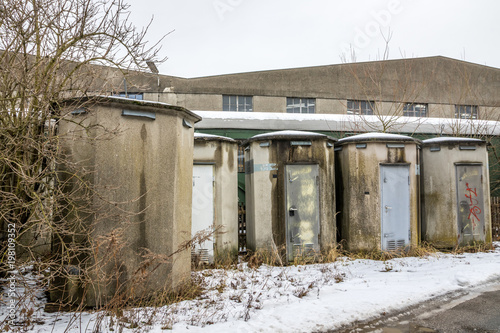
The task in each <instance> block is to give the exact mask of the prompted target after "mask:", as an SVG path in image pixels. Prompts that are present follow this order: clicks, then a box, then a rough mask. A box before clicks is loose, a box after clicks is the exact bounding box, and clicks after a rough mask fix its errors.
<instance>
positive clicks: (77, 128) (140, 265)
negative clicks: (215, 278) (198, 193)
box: [51, 97, 201, 306]
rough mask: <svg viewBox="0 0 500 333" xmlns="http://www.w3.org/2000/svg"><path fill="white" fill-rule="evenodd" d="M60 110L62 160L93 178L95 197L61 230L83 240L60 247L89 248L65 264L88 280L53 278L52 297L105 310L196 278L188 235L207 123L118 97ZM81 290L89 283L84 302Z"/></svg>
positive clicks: (65, 177) (69, 185)
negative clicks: (199, 132) (197, 152)
mask: <svg viewBox="0 0 500 333" xmlns="http://www.w3.org/2000/svg"><path fill="white" fill-rule="evenodd" d="M74 105H78V108H76V107H75V106H74ZM82 105H83V106H82ZM60 112H61V119H60V121H59V122H58V123H59V133H60V137H61V144H62V154H64V155H65V157H66V159H68V160H69V161H71V162H74V163H75V164H78V165H80V166H81V168H80V169H79V170H86V171H88V173H87V174H86V175H84V177H87V178H88V181H89V184H90V187H92V188H93V191H95V195H94V196H93V201H92V202H91V203H90V207H85V208H86V209H88V210H89V211H90V213H89V214H84V213H69V214H68V215H66V217H65V218H66V220H67V222H64V221H60V222H59V223H61V222H63V223H68V225H70V226H71V225H72V223H73V222H74V226H73V227H74V229H75V235H77V234H78V233H80V236H79V237H76V236H75V237H74V238H73V239H65V240H64V241H65V242H67V243H66V244H64V246H62V245H63V244H61V243H58V242H55V243H54V245H53V246H54V248H55V249H61V248H66V247H71V246H81V245H82V244H88V245H86V248H83V249H82V251H84V250H85V251H86V252H82V253H81V254H80V255H79V257H78V260H72V261H71V262H69V263H68V264H69V265H71V266H70V267H69V269H68V270H70V271H72V272H74V274H76V275H80V274H83V273H82V272H83V270H85V271H86V273H85V277H84V276H80V277H78V276H77V277H75V278H74V279H65V277H64V276H63V277H61V278H58V279H56V280H55V283H54V285H53V287H54V288H53V290H52V291H51V299H53V300H58V301H62V300H70V301H79V302H80V301H83V303H84V304H86V305H87V306H102V305H104V304H106V303H108V302H109V301H110V300H111V299H112V298H113V297H114V296H115V295H116V294H117V293H123V294H125V297H130V298H131V299H135V298H140V297H148V296H149V295H152V294H155V293H160V292H164V291H172V290H176V289H177V287H179V286H180V285H181V284H182V283H184V282H187V280H188V279H189V277H190V270H191V264H190V250H189V249H183V247H182V246H183V244H186V241H188V240H189V239H190V234H191V199H192V185H191V184H192V170H193V158H192V156H193V141H194V140H193V135H194V129H193V125H194V123H195V122H197V121H199V120H201V117H199V116H197V115H195V114H194V113H192V112H190V111H188V110H187V109H184V108H181V107H176V106H171V105H167V104H164V103H155V102H146V101H137V100H130V99H125V98H114V97H95V98H84V99H72V100H67V101H66V103H65V104H64V105H62V106H61V109H60ZM79 172H80V171H79ZM82 172H83V171H82ZM59 175H60V182H65V183H66V190H67V191H68V193H71V194H73V192H75V191H80V190H79V189H75V188H73V187H74V186H75V185H73V184H74V182H73V181H72V179H73V178H74V175H73V174H71V173H69V172H67V170H66V169H65V168H64V167H60V168H59ZM72 242H73V243H74V244H73V243H72ZM179 249H183V250H182V251H179ZM176 252H178V253H176ZM174 253H175V254H174ZM173 254H174V255H173ZM155 257H156V258H158V260H154V259H153V258H155ZM63 259H65V258H63ZM165 259H168V260H165ZM83 263H85V264H83ZM83 265H84V266H83ZM79 278H81V279H83V278H86V281H81V282H78V279H79ZM70 280H71V281H70ZM79 283H82V284H83V283H89V285H88V286H87V289H86V293H85V294H83V293H82V290H81V288H78V284H79ZM58 287H60V288H58ZM63 287H66V289H64V288H63ZM57 288H58V289H57Z"/></svg>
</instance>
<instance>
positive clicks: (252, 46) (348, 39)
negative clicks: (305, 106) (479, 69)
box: [128, 0, 500, 77]
mask: <svg viewBox="0 0 500 333" xmlns="http://www.w3.org/2000/svg"><path fill="white" fill-rule="evenodd" d="M128 2H129V3H130V4H131V8H130V10H131V20H132V21H133V22H134V23H135V24H136V25H137V26H144V25H145V24H147V22H148V21H149V20H150V19H151V18H152V17H153V23H152V25H151V27H150V31H149V34H148V40H150V41H156V40H158V39H159V38H160V37H161V36H162V35H164V34H166V33H168V32H169V31H172V30H174V31H173V32H172V33H171V34H170V35H168V36H167V37H166V38H165V39H164V40H163V42H162V46H163V47H162V55H164V56H167V57H168V60H167V61H166V62H165V63H164V64H162V65H160V66H159V69H160V73H161V74H166V75H175V76H180V77H199V76H207V75H216V74H227V73H238V72H248V71H259V70H268V69H281V68H292V67H306V66H317V65H328V64H338V63H342V62H343V60H342V55H343V54H345V55H346V58H347V60H351V56H350V52H349V49H350V48H352V49H353V50H355V54H356V60H357V61H368V60H377V59H380V58H382V57H383V52H384V48H385V42H384V37H383V35H385V36H387V35H388V34H389V31H390V32H391V33H392V38H391V40H390V43H389V58H390V59H396V58H410V57H426V56H436V55H442V56H446V57H451V58H455V59H460V60H466V61H470V62H474V63H478V64H483V65H488V66H493V67H497V68H500V1H498V0H475V1H473V0H469V1H466V0H418V1H417V0H345V1H339V0H128Z"/></svg>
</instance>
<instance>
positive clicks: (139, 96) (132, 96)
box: [113, 92, 144, 101]
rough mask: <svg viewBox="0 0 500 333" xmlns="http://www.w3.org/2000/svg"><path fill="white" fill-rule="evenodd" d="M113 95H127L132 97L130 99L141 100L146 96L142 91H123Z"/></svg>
mask: <svg viewBox="0 0 500 333" xmlns="http://www.w3.org/2000/svg"><path fill="white" fill-rule="evenodd" d="M113 96H115V97H125V98H130V99H138V100H141V101H142V100H143V99H144V96H143V94H142V93H124V92H121V93H117V94H114V95H113Z"/></svg>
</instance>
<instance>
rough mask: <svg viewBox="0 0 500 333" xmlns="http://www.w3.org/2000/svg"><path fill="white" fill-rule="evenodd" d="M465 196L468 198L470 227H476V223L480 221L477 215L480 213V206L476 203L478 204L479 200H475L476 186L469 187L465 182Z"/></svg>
mask: <svg viewBox="0 0 500 333" xmlns="http://www.w3.org/2000/svg"><path fill="white" fill-rule="evenodd" d="M465 186H466V189H465V191H466V192H465V197H466V198H468V199H469V207H470V208H469V216H468V219H469V221H471V223H472V227H473V228H476V227H477V224H478V223H479V222H481V219H480V218H479V215H480V214H481V208H479V207H478V206H477V205H478V204H479V200H477V190H476V188H475V187H474V188H471V187H470V186H469V183H465Z"/></svg>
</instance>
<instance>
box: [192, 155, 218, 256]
mask: <svg viewBox="0 0 500 333" xmlns="http://www.w3.org/2000/svg"><path fill="white" fill-rule="evenodd" d="M191 210H192V220H191V221H192V223H191V237H193V236H194V235H195V234H196V233H197V232H203V233H209V232H212V231H213V225H214V167H213V165H201V164H200V165H197V164H195V165H193V204H192V208H191ZM193 252H194V255H196V256H197V257H198V259H199V261H202V262H211V261H212V260H213V256H214V242H213V237H211V238H210V239H209V240H207V241H205V242H203V243H201V244H195V249H194V251H193Z"/></svg>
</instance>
